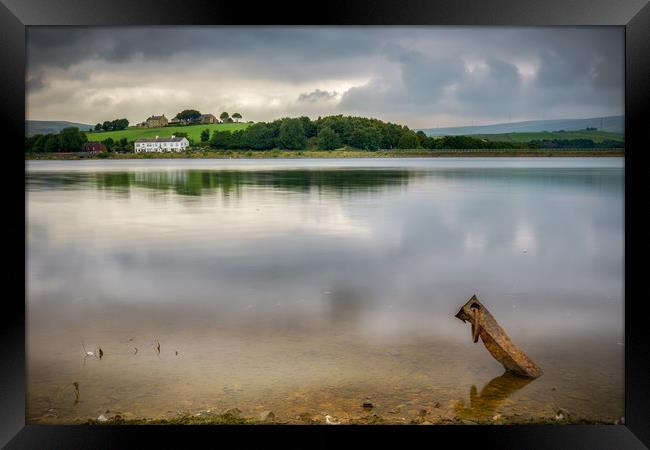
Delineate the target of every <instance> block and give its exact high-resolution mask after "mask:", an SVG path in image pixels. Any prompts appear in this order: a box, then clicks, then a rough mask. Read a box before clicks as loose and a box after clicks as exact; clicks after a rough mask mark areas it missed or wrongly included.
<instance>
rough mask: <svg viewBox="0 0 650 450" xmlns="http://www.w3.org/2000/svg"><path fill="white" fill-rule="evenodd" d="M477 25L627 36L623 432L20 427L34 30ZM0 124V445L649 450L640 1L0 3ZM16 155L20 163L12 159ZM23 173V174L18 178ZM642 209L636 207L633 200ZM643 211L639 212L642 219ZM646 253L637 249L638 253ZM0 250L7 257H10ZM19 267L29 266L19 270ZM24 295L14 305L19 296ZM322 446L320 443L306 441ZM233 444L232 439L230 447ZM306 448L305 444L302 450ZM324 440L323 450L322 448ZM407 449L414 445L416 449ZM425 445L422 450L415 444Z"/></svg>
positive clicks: (646, 64)
mask: <svg viewBox="0 0 650 450" xmlns="http://www.w3.org/2000/svg"><path fill="white" fill-rule="evenodd" d="M262 24H265V25H481V26H502V25H509V26H568V25H580V26H624V27H625V42H626V45H625V74H626V75H625V134H626V136H625V141H626V149H625V183H626V186H625V196H626V202H625V255H626V264H625V423H624V425H611V426H602V425H557V426H555V425H526V426H523V425H518V426H490V427H483V426H446V427H440V426H438V427H435V426H434V427H414V426H391V427H381V426H374V427H356V426H350V427H319V426H311V427H291V426H283V427H274V426H258V427H248V426H239V427H225V426H221V427H153V426H146V427H142V426H126V427H124V426H105V427H93V426H43V425H27V426H26V425H25V392H26V390H25V389H26V387H25V379H26V377H25V371H26V367H25V303H24V302H25V270H24V269H25V266H22V267H20V266H19V264H17V263H16V261H20V260H23V261H24V260H25V258H26V256H25V247H24V246H23V243H25V244H26V242H25V198H24V194H23V195H21V194H19V188H18V186H19V185H20V183H21V181H22V183H23V186H24V182H25V179H24V175H25V174H24V166H25V161H24V154H23V151H22V148H23V146H24V126H25V123H24V119H25V29H26V28H25V27H26V26H35V25H60V26H69V25H96V26H107V25H262ZM0 36H1V39H0V48H1V56H0V61H1V62H2V65H1V67H2V69H0V105H2V106H1V113H0V114H1V123H2V124H3V125H4V127H3V128H4V129H5V133H4V134H3V137H4V138H5V139H4V140H5V145H4V146H3V150H4V155H3V156H4V158H3V161H4V162H5V168H6V170H5V177H4V180H5V184H6V186H7V187H8V189H7V192H12V196H11V198H10V199H9V200H11V210H10V213H9V212H8V213H7V214H6V216H5V220H4V222H5V223H4V225H5V227H6V228H7V233H8V234H6V236H7V237H8V239H7V241H9V245H7V246H6V249H7V250H8V251H9V252H10V253H9V257H6V259H5V261H6V262H10V264H9V265H8V266H7V268H6V269H5V270H4V271H3V272H2V276H3V278H4V281H5V285H6V286H10V287H11V288H12V290H11V292H12V293H13V294H11V295H9V294H6V295H5V297H4V300H3V304H2V306H3V314H2V322H3V323H2V327H1V342H0V355H1V358H2V369H1V371H0V372H1V378H0V444H2V445H6V446H7V448H52V447H55V448H86V447H88V448H112V447H119V448H126V447H130V446H134V445H135V443H136V442H137V441H140V442H142V443H146V445H147V446H153V445H155V444H156V443H160V444H162V446H163V447H168V446H172V445H174V443H176V442H178V443H181V445H182V446H183V447H188V446H194V445H192V443H193V442H196V441H195V439H200V438H204V439H209V441H208V442H210V443H211V446H217V445H221V444H223V443H225V442H226V441H225V440H224V438H225V437H226V436H227V435H232V434H236V435H237V438H238V439H240V441H239V442H240V443H239V445H244V447H243V448H246V444H243V442H245V440H247V439H249V438H250V437H256V438H262V439H265V440H266V439H270V438H272V437H273V436H276V435H277V434H278V433H281V434H282V435H283V437H284V439H285V443H289V444H290V445H291V444H292V443H293V444H296V445H298V446H300V447H307V446H311V445H314V444H316V443H321V444H322V443H323V442H325V441H326V440H332V442H336V443H342V442H345V440H347V439H348V438H349V437H351V436H352V435H353V434H354V435H355V436H356V435H359V434H360V435H362V437H363V438H364V439H372V438H376V437H377V436H379V437H381V439H384V438H385V437H391V438H396V439H398V440H399V442H401V443H405V442H406V441H404V439H406V438H421V439H425V441H424V442H425V443H427V445H439V444H440V443H441V442H442V439H444V441H446V442H449V443H452V444H453V443H456V444H462V445H479V446H480V447H479V448H486V447H487V448H489V447H492V446H495V447H498V448H589V449H596V448H606V449H613V448H617V449H623V448H630V449H632V448H647V447H648V446H650V406H649V405H650V389H649V386H650V382H649V381H648V380H650V369H649V367H650V365H649V364H648V362H649V358H648V356H647V355H646V353H645V351H646V349H647V347H648V344H649V342H648V341H649V338H648V333H646V327H647V324H646V319H645V317H644V315H645V314H647V313H645V314H641V312H642V311H640V310H642V309H643V308H646V307H647V306H645V305H644V304H643V303H644V302H646V299H645V298H644V296H643V295H642V294H643V292H642V288H643V286H642V285H641V280H642V278H641V277H642V276H643V275H642V273H644V272H645V268H646V266H647V264H644V263H643V262H639V263H634V261H637V260H638V261H643V253H642V252H643V251H644V246H645V245H646V242H647V241H644V235H642V234H641V227H642V226H643V225H644V223H643V221H642V220H640V219H639V218H637V219H639V220H635V217H634V216H635V215H639V213H642V212H643V209H644V208H643V205H641V208H638V207H636V208H635V207H634V206H633V203H632V201H633V200H632V199H633V195H639V194H638V192H639V191H640V189H641V188H642V187H643V181H644V178H645V177H644V171H645V170H646V168H645V166H644V164H643V162H644V161H643V158H642V155H643V152H646V153H647V152H649V151H650V149H649V148H644V146H645V147H647V142H648V141H647V139H646V140H644V139H643V138H644V135H643V133H644V131H645V128H647V126H646V124H645V120H646V119H645V117H647V115H646V113H648V104H649V103H650V5H648V0H626V1H614V0H609V1H608V0H571V1H569V0H547V1H544V2H540V1H535V0H496V1H495V0H491V1H479V0H456V1H453V0H442V1H425V0H417V1H414V0H408V1H400V2H396V1H390V0H374V1H370V0H365V1H361V0H354V1H352V0H330V1H328V2H326V3H323V4H321V5H314V4H308V3H298V2H282V3H279V2H264V3H262V2H260V3H259V4H257V3H250V4H246V5H243V4H241V3H237V2H233V1H228V2H226V1H199V0H185V1H183V2H178V1H171V0H158V1H153V0H140V1H137V2H135V1H127V0H117V1H104V2H100V1H97V0H56V1H55V0H0ZM19 149H20V151H19ZM21 168H22V172H21ZM639 196H640V197H641V199H642V198H643V197H642V195H639ZM639 210H640V212H639ZM637 243H643V244H637ZM7 250H6V251H7ZM25 263H26V261H25ZM21 292H22V294H23V295H22V296H21V295H20V294H21ZM316 436H318V440H312V439H313V438H314V437H316ZM229 437H232V436H229ZM305 439H309V440H305ZM323 439H324V440H325V441H323ZM414 445H415V444H414ZM417 445H421V444H417Z"/></svg>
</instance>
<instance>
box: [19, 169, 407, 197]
mask: <svg viewBox="0 0 650 450" xmlns="http://www.w3.org/2000/svg"><path fill="white" fill-rule="evenodd" d="M417 176H418V172H414V171H409V170H404V169H401V170H400V169H378V170H354V169H349V170H333V169H330V170H297V169H296V170H260V171H232V170H168V171H142V172H89V173H83V172H63V173H47V174H46V173H31V174H29V175H28V180H27V181H28V188H31V189H56V188H61V187H66V188H71V187H80V188H88V187H93V186H95V187H97V188H99V189H105V190H115V191H129V190H130V189H132V188H147V189H154V190H159V191H171V192H174V193H176V194H179V195H189V196H200V195H206V194H213V193H215V192H221V193H223V194H224V195H237V194H239V193H240V192H241V189H242V188H244V187H247V186H248V187H252V186H254V187H257V188H264V189H275V190H287V191H294V192H303V193H306V192H310V191H314V190H315V191H317V192H318V191H327V192H335V193H339V194H342V193H346V192H374V191H378V190H380V189H382V188H384V187H391V186H392V187H399V186H405V185H406V184H407V183H408V182H409V180H410V179H412V178H414V177H417Z"/></svg>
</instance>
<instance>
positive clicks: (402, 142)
mask: <svg viewBox="0 0 650 450" xmlns="http://www.w3.org/2000/svg"><path fill="white" fill-rule="evenodd" d="M419 146H420V139H418V135H417V134H415V132H413V131H405V132H404V133H402V135H401V136H400V138H399V140H398V141H397V148H403V149H410V148H418V147H419Z"/></svg>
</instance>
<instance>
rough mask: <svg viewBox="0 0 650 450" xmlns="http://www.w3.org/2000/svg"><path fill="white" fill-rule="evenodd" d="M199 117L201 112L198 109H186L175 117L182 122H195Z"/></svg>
mask: <svg viewBox="0 0 650 450" xmlns="http://www.w3.org/2000/svg"><path fill="white" fill-rule="evenodd" d="M199 117H201V113H200V112H199V111H197V110H196V109H184V110H183V111H181V112H179V113H178V114H176V116H175V117H174V118H175V119H178V120H180V121H182V122H194V121H195V120H197V119H198V118H199Z"/></svg>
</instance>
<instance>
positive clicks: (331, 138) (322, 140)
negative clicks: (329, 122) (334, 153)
mask: <svg viewBox="0 0 650 450" xmlns="http://www.w3.org/2000/svg"><path fill="white" fill-rule="evenodd" d="M317 142H318V148H319V149H321V150H335V149H337V148H339V147H340V146H341V138H340V137H339V135H338V134H337V133H336V131H334V130H332V129H331V128H330V127H323V128H321V129H320V131H319V132H318V138H317Z"/></svg>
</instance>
